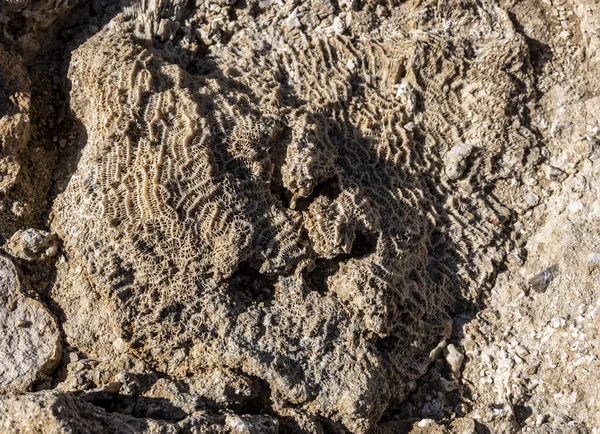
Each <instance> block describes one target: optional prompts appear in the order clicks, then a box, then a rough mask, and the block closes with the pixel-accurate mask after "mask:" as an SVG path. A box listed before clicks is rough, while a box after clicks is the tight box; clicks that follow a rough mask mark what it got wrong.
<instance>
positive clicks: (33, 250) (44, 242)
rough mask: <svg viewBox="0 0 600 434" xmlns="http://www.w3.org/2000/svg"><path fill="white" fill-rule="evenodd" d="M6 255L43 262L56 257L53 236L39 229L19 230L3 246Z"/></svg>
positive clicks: (56, 248) (56, 249)
mask: <svg viewBox="0 0 600 434" xmlns="http://www.w3.org/2000/svg"><path fill="white" fill-rule="evenodd" d="M4 250H5V251H6V253H8V254H9V255H11V256H12V257H14V258H19V259H24V260H26V261H43V260H45V259H48V258H51V257H53V256H54V255H56V252H57V251H58V247H57V246H56V239H55V237H54V235H52V234H49V233H48V232H46V231H42V230H39V229H25V230H19V231H17V232H15V233H14V234H13V236H12V237H11V238H10V240H8V241H7V243H6V245H5V246H4Z"/></svg>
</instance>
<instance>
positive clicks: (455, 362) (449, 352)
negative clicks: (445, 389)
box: [444, 344, 465, 378]
mask: <svg viewBox="0 0 600 434" xmlns="http://www.w3.org/2000/svg"><path fill="white" fill-rule="evenodd" d="M444 357H445V358H446V362H447V363H448V366H450V372H452V375H454V377H455V378H460V368H461V367H462V363H463V360H464V358H465V356H464V354H463V353H462V351H461V350H460V349H459V348H457V347H456V346H455V345H454V344H449V345H448V346H447V347H446V348H445V349H444Z"/></svg>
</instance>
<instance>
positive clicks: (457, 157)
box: [445, 143, 473, 181]
mask: <svg viewBox="0 0 600 434" xmlns="http://www.w3.org/2000/svg"><path fill="white" fill-rule="evenodd" d="M472 151H473V145H471V144H470V143H459V144H458V145H455V146H454V147H453V148H452V149H450V150H449V151H448V153H447V154H446V159H445V164H446V175H447V176H448V178H450V179H451V180H453V181H455V180H457V179H459V178H460V177H461V176H462V175H463V173H464V172H465V169H466V168H467V159H468V158H469V156H470V155H471V152H472Z"/></svg>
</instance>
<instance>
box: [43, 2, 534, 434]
mask: <svg viewBox="0 0 600 434" xmlns="http://www.w3.org/2000/svg"><path fill="white" fill-rule="evenodd" d="M160 12H161V10H160V9H156V10H154V9H152V8H143V7H141V6H140V7H139V8H134V9H132V10H131V11H130V13H129V14H124V15H121V16H118V17H116V18H115V19H114V20H113V22H112V23H111V24H110V25H107V26H106V27H105V28H104V29H103V30H101V31H100V32H99V33H98V34H96V35H95V36H94V37H92V38H90V39H89V40H88V41H86V42H85V43H84V44H82V46H81V47H79V48H78V49H77V50H76V51H75V52H74V53H73V57H72V60H71V67H70V70H69V78H70V80H71V82H72V83H73V90H72V92H71V106H72V108H73V110H74V113H75V115H76V116H77V117H78V118H79V119H80V120H81V122H82V123H83V125H84V126H85V127H86V130H87V133H88V141H87V144H86V146H85V148H84V149H83V151H82V156H81V159H80V161H79V164H78V169H77V171H76V172H75V173H74V174H73V177H72V178H71V180H70V182H69V186H68V187H67V189H66V190H65V192H64V193H62V194H61V195H60V196H59V197H58V198H57V200H56V202H55V203H54V206H53V220H52V228H53V230H54V231H56V233H57V234H58V235H59V236H60V237H61V239H62V240H63V242H64V244H65V250H66V252H67V258H68V260H69V261H73V262H75V263H77V264H80V265H81V267H82V272H83V273H86V275H87V276H88V280H89V281H91V286H92V289H93V290H94V291H96V292H97V293H98V294H99V296H100V297H101V298H102V299H104V300H107V302H108V305H109V306H108V309H109V311H110V312H111V315H112V316H113V318H114V322H115V328H116V329H117V331H118V332H117V333H118V334H119V336H120V337H121V338H123V339H124V340H125V341H126V343H127V345H128V346H129V347H130V348H131V351H132V352H133V353H134V354H136V355H137V356H139V357H140V358H141V359H143V360H144V361H146V362H148V363H150V364H151V365H152V366H154V367H155V368H156V369H158V370H161V371H164V372H168V373H169V374H171V375H186V374H187V373H189V372H194V371H196V370H198V369H203V368H207V367H212V366H227V367H228V368H230V369H235V370H239V371H242V372H245V373H247V374H249V375H252V376H256V377H258V378H261V379H262V380H264V381H266V382H267V383H268V384H269V387H270V389H271V393H272V394H273V397H274V400H273V401H274V402H273V405H274V408H276V409H281V411H283V409H285V408H287V407H291V406H293V407H294V408H298V409H302V410H303V411H305V412H307V413H309V414H316V415H320V416H325V417H328V418H331V419H333V420H336V421H340V422H341V423H342V424H343V425H344V426H345V427H346V428H348V429H350V430H352V431H365V430H367V429H368V428H369V427H370V426H371V425H372V424H373V423H374V422H375V421H376V420H377V419H378V418H379V417H381V415H382V413H383V411H385V409H386V408H387V407H388V406H389V405H390V403H393V402H399V401H401V400H402V399H403V398H405V397H406V394H407V392H408V391H409V390H410V389H411V384H412V382H413V381H414V380H415V379H416V378H418V377H419V376H421V375H422V374H423V373H424V370H425V369H426V367H427V365H428V363H429V357H428V356H429V353H430V351H431V350H432V349H433V348H435V346H436V345H437V344H438V343H439V342H440V341H441V340H442V339H444V338H445V337H447V336H448V333H449V331H450V325H451V321H450V316H449V315H448V313H449V310H450V309H451V306H452V303H453V301H454V300H455V298H456V297H457V294H458V288H457V281H456V280H457V279H458V278H459V272H457V271H456V272H455V273H456V274H455V275H453V274H452V273H451V272H450V271H449V270H447V269H446V268H445V267H448V266H450V264H448V263H447V262H446V258H445V257H444V255H445V254H446V252H445V251H444V246H439V247H438V246H437V245H436V244H437V243H436V241H435V240H434V238H435V237H434V231H436V232H438V236H441V237H443V236H446V234H447V232H448V230H449V229H450V228H453V227H454V228H455V229H456V230H458V229H463V228H464V229H463V230H464V231H465V233H464V234H463V236H462V239H461V240H460V241H459V242H461V243H463V244H464V243H466V242H470V244H471V245H470V246H466V248H465V250H464V251H463V252H462V253H463V254H467V253H468V252H470V251H474V250H475V247H476V248H477V250H483V249H486V248H487V247H488V246H490V245H491V244H492V243H493V242H494V241H496V240H495V235H496V234H497V233H498V232H500V228H498V226H499V225H500V222H501V220H502V217H501V216H500V217H496V216H497V215H498V214H500V215H501V214H502V212H503V207H502V205H500V204H493V203H492V204H483V203H482V204H481V207H479V209H478V210H477V212H479V213H481V214H484V215H486V216H488V217H487V218H488V219H489V220H491V221H489V222H481V224H479V225H478V226H479V227H478V228H477V230H478V231H479V232H472V233H469V231H470V228H469V225H468V224H467V221H466V219H465V216H464V215H459V214H458V213H457V212H455V209H454V208H453V207H451V206H448V207H446V208H444V206H443V205H442V204H441V203H440V202H441V201H442V200H446V201H456V203H461V204H462V206H464V207H465V208H467V209H468V208H471V209H475V205H476V204H477V200H478V197H477V195H474V196H473V197H470V198H467V197H464V196H461V194H460V193H458V194H455V193H454V192H453V191H452V186H450V185H449V184H448V180H447V178H445V177H444V176H443V174H442V173H436V170H435V169H433V170H430V171H429V172H427V167H428V166H430V167H433V166H435V165H436V164H435V161H436V160H438V159H439V158H440V157H438V155H443V154H444V151H445V150H446V149H449V148H451V147H452V146H453V145H454V144H455V143H456V142H457V141H458V140H468V141H469V142H476V143H477V146H478V147H479V148H480V150H481V153H482V155H481V156H480V158H479V161H475V162H473V166H475V167H474V170H473V171H472V173H471V174H470V175H467V176H471V177H474V178H477V177H478V176H479V175H480V174H482V173H485V170H486V166H487V168H491V167H492V166H496V168H497V171H498V172H500V173H502V171H510V170H513V169H514V167H513V166H514V163H512V161H511V165H504V164H502V162H500V161H497V160H498V158H499V156H500V155H501V154H502V153H503V156H504V158H507V157H512V158H514V159H515V160H520V159H521V158H522V157H521V156H522V154H523V153H524V152H526V150H527V149H529V148H530V147H532V146H535V140H534V138H533V136H532V135H531V134H530V133H529V132H528V131H527V129H526V128H524V127H520V126H519V124H520V121H519V113H517V112H516V113H514V114H513V115H512V118H508V119H507V118H506V117H502V118H500V117H499V116H497V114H498V113H499V112H502V113H504V112H506V111H507V107H506V105H507V101H508V95H510V94H511V92H514V89H516V81H515V79H514V78H513V77H511V75H509V74H507V73H506V72H505V71H504V70H503V68H505V65H506V64H507V63H509V64H511V65H512V64H513V63H515V61H516V62H520V63H517V64H518V65H521V64H522V63H523V62H524V61H525V60H526V56H527V50H526V47H525V45H524V43H523V41H522V38H521V37H520V36H518V35H517V34H515V32H514V30H513V29H512V25H511V24H510V22H509V20H508V19H507V16H506V14H505V13H504V12H502V11H500V10H497V9H494V8H489V10H488V11H487V12H488V13H490V14H492V16H493V17H494V23H496V24H497V25H496V26H495V28H494V29H492V28H491V27H489V24H487V23H485V22H477V21H475V22H474V23H473V24H472V26H473V27H474V28H480V27H481V28H482V29H481V30H480V32H481V33H482V34H485V37H484V38H481V40H476V41H470V40H468V39H467V38H465V37H463V36H462V35H460V34H458V35H455V34H452V33H450V32H447V31H444V30H442V29H439V30H437V29H436V30H433V31H431V32H429V33H425V32H415V33H414V34H405V35H404V34H402V33H401V32H400V31H399V29H398V30H397V33H398V34H396V35H394V36H388V35H387V34H382V35H373V36H372V37H367V36H368V35H361V36H358V35H357V36H356V37H355V38H354V39H353V40H352V39H350V38H348V37H344V36H332V37H329V38H322V37H319V36H318V35H315V36H312V35H307V36H304V37H303V38H301V37H299V36H298V37H297V38H294V39H291V40H290V41H289V42H288V43H286V42H285V39H283V40H281V39H282V38H283V36H284V35H285V34H286V33H285V31H281V33H279V34H278V30H277V29H275V30H274V31H273V32H274V34H273V35H272V36H271V38H268V39H267V40H265V41H262V42H263V46H260V45H259V44H258V41H257V39H258V37H264V32H265V31H267V29H266V27H265V28H262V27H259V28H258V29H257V30H256V31H254V32H252V31H246V32H243V31H241V32H239V33H238V34H236V35H234V36H233V38H234V39H232V40H231V41H230V42H229V44H228V47H223V48H222V50H221V52H220V53H218V54H215V56H213V57H212V58H211V59H210V62H211V63H212V65H208V63H209V59H205V60H204V61H203V60H202V59H199V60H196V62H197V65H196V68H202V67H205V68H210V69H211V70H210V71H207V72H203V73H194V72H189V71H187V70H186V69H185V68H183V67H182V66H181V65H180V64H178V63H177V62H181V58H182V57H183V55H180V56H179V57H178V53H177V49H173V50H171V51H169V50H168V48H167V47H166V46H161V44H160V43H156V44H153V43H152V39H151V38H152V37H153V36H154V35H153V32H156V31H157V29H156V27H157V26H158V30H159V31H160V29H161V25H160V24H157V20H158V18H157V14H159V13H160ZM181 14H182V12H181V11H179V10H177V9H175V10H174V12H173V16H169V17H167V18H164V19H162V20H163V21H164V20H169V19H171V20H172V21H173V22H175V23H180V22H181V21H182V20H183V17H180V16H179V15H181ZM275 14H276V13H275ZM474 18H476V17H474ZM192 19H193V18H192ZM177 20H179V21H177ZM163 21H159V23H162V22H163ZM265 24H266V21H265ZM182 25H183V24H182ZM387 33H391V31H388V32H387ZM161 36H163V35H162V34H160V33H159V34H158V35H157V36H156V37H157V38H159V39H160V37H161ZM238 40H239V43H237V41H238ZM269 40H270V41H273V43H275V41H277V40H279V41H280V42H279V43H278V45H275V46H272V47H268V46H267V47H265V46H264V43H266V42H268V41H269ZM153 45H156V46H153ZM182 45H183V43H182ZM451 46H452V47H454V53H453V54H450V55H449V56H444V52H445V51H448V50H449V48H450V47H451ZM236 47H240V48H238V49H236ZM469 56H472V57H473V59H471V60H470V61H469V59H468V57H469ZM183 58H184V57H183ZM184 59H185V58H184ZM203 62H206V65H205V64H203ZM349 62H352V64H353V65H354V66H353V68H352V69H350V68H348V64H349ZM515 69H516V68H515ZM484 72H485V73H484ZM527 72H528V71H527V68H526V65H523V66H520V67H519V70H517V71H515V72H514V74H517V75H519V76H521V77H522V80H523V81H524V82H525V83H526V82H527V80H528V77H527ZM400 86H402V89H403V92H402V93H399V92H398V89H399V87H400ZM407 94H408V96H407ZM442 94H443V98H444V102H443V103H442V101H441V100H442ZM406 98H408V99H409V100H410V99H414V100H415V101H414V104H408V103H405V102H404V100H403V99H406ZM451 100H453V101H454V104H452V105H451V107H450V101H451ZM468 113H471V119H470V120H469V116H468ZM459 117H460V118H463V117H464V118H465V119H467V121H466V122H464V124H463V125H460V124H458V123H457V122H452V119H453V118H456V119H458V118H459ZM411 122H412V123H413V124H414V125H415V126H414V127H413V126H412V125H411V126H407V125H408V124H410V123H411ZM515 124H517V125H516V126H515ZM416 135H420V136H421V137H420V138H419V139H417V138H416V137H415V136H416ZM500 137H501V138H502V140H499V139H498V138H500ZM488 170H489V169H488ZM452 178H453V179H454V178H455V177H452ZM490 181H491V179H489V178H488V179H487V180H486V182H490ZM282 196H283V197H282ZM288 202H289V203H288ZM493 217H496V218H495V220H494V219H493ZM443 219H446V220H447V222H444V220H443ZM440 232H441V234H440ZM436 249H437V250H439V251H436ZM487 262H489V260H487ZM477 265H479V266H480V267H481V270H478V269H477ZM326 267H327V269H326V270H324V269H323V268H326ZM472 268H473V274H478V275H479V276H477V277H478V279H480V280H479V281H478V283H479V284H481V280H483V281H485V276H486V274H487V272H486V270H485V269H486V268H488V269H489V268H492V265H491V264H489V263H482V264H475V266H474V267H472ZM453 279H454V281H453ZM462 281H464V282H465V284H466V285H468V283H469V282H468V280H467V278H464V279H462ZM465 289H468V287H467V288H465ZM65 290H69V291H74V290H73V289H71V288H68V286H67V287H66V288H65Z"/></svg>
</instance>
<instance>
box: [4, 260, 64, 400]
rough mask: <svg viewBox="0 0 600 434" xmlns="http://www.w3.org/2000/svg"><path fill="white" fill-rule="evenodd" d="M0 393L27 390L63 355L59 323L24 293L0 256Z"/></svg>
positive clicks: (10, 266)
mask: <svg viewBox="0 0 600 434" xmlns="http://www.w3.org/2000/svg"><path fill="white" fill-rule="evenodd" d="M0 330H2V333H0V354H1V355H2V357H0V392H11V391H26V390H28V389H29V388H30V387H31V386H32V385H33V384H34V383H35V382H36V381H39V380H42V379H44V376H47V375H48V374H50V373H52V371H53V370H54V368H56V366H57V365H58V363H59V362H60V358H61V351H62V347H61V340H60V334H59V330H58V325H57V323H56V320H55V319H54V317H53V316H52V314H51V313H50V312H49V311H48V309H46V307H45V306H44V305H43V304H42V303H40V302H39V301H38V300H35V299H33V298H30V297H28V296H26V295H25V294H23V292H22V291H21V286H20V284H19V278H18V276H17V270H16V269H15V267H14V265H13V264H12V262H11V261H10V259H7V258H5V257H4V256H0Z"/></svg>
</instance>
